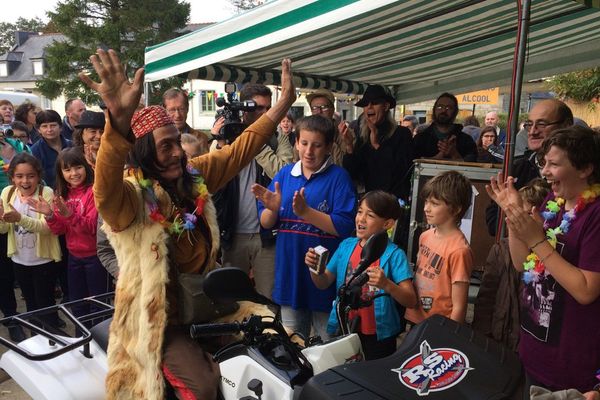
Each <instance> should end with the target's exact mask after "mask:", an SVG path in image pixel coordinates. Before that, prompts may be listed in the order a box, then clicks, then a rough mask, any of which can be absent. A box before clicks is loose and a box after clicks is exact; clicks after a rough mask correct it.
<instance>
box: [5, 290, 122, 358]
mask: <svg viewBox="0 0 600 400" xmlns="http://www.w3.org/2000/svg"><path fill="white" fill-rule="evenodd" d="M114 296H115V293H114V292H110V293H105V294H101V295H97V296H92V297H86V298H84V299H81V300H75V301H70V302H67V303H63V304H57V305H55V306H51V307H46V308H41V309H39V310H35V311H30V312H26V313H22V314H18V315H13V316H11V317H6V318H3V319H0V323H2V324H4V325H6V326H9V327H10V328H13V327H17V326H18V327H21V328H24V329H26V330H29V331H30V332H31V335H32V336H33V335H34V334H37V335H41V336H43V337H45V338H46V339H48V344H49V346H50V347H51V348H55V349H53V350H51V351H48V352H44V353H35V354H34V353H31V352H30V351H28V350H27V349H26V348H24V347H23V346H22V345H20V344H19V343H15V342H13V341H11V340H8V339H6V338H5V337H2V336H0V344H2V345H3V346H5V347H7V348H9V349H10V350H12V351H14V352H15V353H17V354H19V355H21V356H23V357H25V358H27V359H28V360H32V361H44V360H49V359H52V358H55V357H58V356H60V355H61V354H64V353H67V352H69V351H71V350H73V349H76V348H78V347H83V349H82V351H81V352H82V354H83V355H84V356H85V357H87V358H91V357H92V356H91V354H90V341H91V340H92V335H91V333H90V331H89V327H91V326H93V325H96V324H98V323H100V322H102V321H104V320H106V319H108V318H111V317H112V315H113V312H114V304H113V303H114ZM82 307H89V308H90V309H94V311H90V312H88V313H86V314H84V315H79V316H75V315H74V314H73V312H72V310H73V309H78V308H82ZM61 318H65V319H66V323H65V324H64V326H63V327H59V326H58V325H60V322H61V321H62V322H64V321H63V320H62V319H61Z"/></svg>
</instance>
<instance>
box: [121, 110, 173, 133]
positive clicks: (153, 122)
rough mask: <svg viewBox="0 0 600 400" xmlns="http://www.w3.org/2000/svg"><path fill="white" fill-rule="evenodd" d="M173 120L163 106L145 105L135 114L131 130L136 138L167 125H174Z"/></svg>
mask: <svg viewBox="0 0 600 400" xmlns="http://www.w3.org/2000/svg"><path fill="white" fill-rule="evenodd" d="M172 124H173V120H172V119H171V117H169V115H168V114H167V110H165V109H164V108H163V107H161V106H150V107H144V108H142V109H141V110H140V111H138V112H136V113H135V114H133V118H132V119H131V130H132V131H133V134H134V135H135V137H136V138H138V139H139V138H141V137H142V136H146V135H147V134H149V133H150V132H152V131H154V130H155V129H157V128H160V127H163V126H165V125H172Z"/></svg>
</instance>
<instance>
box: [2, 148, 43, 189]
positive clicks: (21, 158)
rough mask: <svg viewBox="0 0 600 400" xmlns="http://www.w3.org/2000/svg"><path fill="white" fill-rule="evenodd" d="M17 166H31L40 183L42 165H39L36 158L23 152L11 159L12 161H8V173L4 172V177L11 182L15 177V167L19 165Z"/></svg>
mask: <svg viewBox="0 0 600 400" xmlns="http://www.w3.org/2000/svg"><path fill="white" fill-rule="evenodd" d="M19 164H29V165H31V167H32V168H33V169H34V170H35V172H37V174H38V176H39V178H40V183H41V182H42V174H43V173H44V170H43V168H42V164H41V163H40V161H39V160H38V159H37V158H35V157H34V156H32V155H31V154H29V153H25V152H22V153H18V154H16V155H15V156H14V157H13V158H12V160H10V164H9V166H8V171H6V175H8V177H9V178H10V180H11V181H12V179H13V177H14V176H15V169H16V168H17V165H19Z"/></svg>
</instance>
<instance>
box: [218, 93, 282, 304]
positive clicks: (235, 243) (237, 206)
mask: <svg viewBox="0 0 600 400" xmlns="http://www.w3.org/2000/svg"><path fill="white" fill-rule="evenodd" d="M247 100H253V101H254V102H255V103H256V108H255V110H254V111H245V112H244V113H243V115H242V122H243V123H244V124H246V125H251V124H252V123H254V122H255V121H257V120H258V119H259V118H260V117H261V116H262V115H263V114H265V113H266V112H267V111H268V110H269V109H270V108H271V90H270V89H269V88H268V87H266V86H264V85H260V84H247V85H246V86H244V87H243V88H242V90H241V91H240V101H247ZM221 118H222V117H221ZM221 118H219V119H218V120H217V121H216V122H215V125H214V126H213V134H218V130H219V129H220V126H222V121H221ZM220 121H221V122H220ZM220 146H227V145H225V144H224V143H221V144H220ZM211 151H220V147H217V148H216V149H214V150H211ZM290 162H292V147H291V146H290V142H289V140H288V138H287V136H285V135H278V136H276V135H273V136H272V137H271V141H270V142H269V143H268V144H267V145H265V146H264V148H263V149H262V150H261V152H260V153H259V154H258V155H257V156H256V157H255V158H254V160H253V161H252V162H251V163H250V164H248V165H247V166H245V167H244V168H243V169H242V170H241V171H240V173H239V174H238V175H237V176H236V177H235V178H233V179H232V180H231V181H229V183H227V185H226V186H225V187H224V188H223V189H221V190H220V191H218V192H217V193H215V194H214V195H213V201H214V203H215V206H216V208H217V220H218V222H219V230H220V234H221V250H222V264H223V266H226V267H236V268H240V269H242V270H244V271H245V272H246V273H249V272H250V270H252V274H253V277H254V283H255V285H256V290H257V291H258V292H259V293H260V294H262V295H264V296H267V297H268V298H271V292H272V291H273V282H274V278H275V235H274V233H273V231H271V230H264V229H262V228H261V227H260V223H259V219H258V209H257V204H256V198H255V197H254V195H253V194H252V192H251V191H250V188H251V187H252V185H253V184H255V183H258V184H260V185H262V186H265V187H267V186H268V185H269V184H270V183H271V179H273V177H274V176H275V174H276V173H277V172H278V171H279V169H281V168H282V167H283V166H284V165H286V164H289V163H290Z"/></svg>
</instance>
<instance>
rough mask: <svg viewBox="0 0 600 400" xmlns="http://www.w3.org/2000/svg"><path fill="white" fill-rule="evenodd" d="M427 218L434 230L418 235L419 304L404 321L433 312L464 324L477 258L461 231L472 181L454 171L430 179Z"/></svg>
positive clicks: (418, 319) (417, 319)
mask: <svg viewBox="0 0 600 400" xmlns="http://www.w3.org/2000/svg"><path fill="white" fill-rule="evenodd" d="M421 196H422V198H423V199H425V207H424V212H425V217H426V219H427V223H428V224H429V225H433V227H432V228H431V229H429V230H427V231H425V232H423V233H422V234H421V236H420V237H419V254H418V256H417V269H416V271H415V278H414V284H415V289H416V291H417V297H418V306H417V308H414V309H407V310H406V313H405V317H406V319H407V320H408V321H410V322H412V323H415V324H418V323H419V322H421V321H423V320H424V319H426V318H427V317H429V316H431V315H433V314H441V315H443V316H445V317H448V318H451V319H453V320H454V321H457V322H464V320H465V316H466V313H467V296H468V293H469V279H470V277H471V271H472V269H473V255H472V253H471V247H470V246H469V243H468V242H467V239H466V238H465V236H464V235H463V233H462V232H461V230H460V229H459V228H458V227H459V224H460V221H461V219H462V217H463V216H464V215H465V213H466V211H467V210H468V208H469V206H470V205H471V196H472V189H471V183H470V182H469V180H468V179H467V178H466V177H465V176H463V175H462V174H460V173H459V172H456V171H447V172H444V173H442V174H439V175H437V176H435V177H434V178H432V179H430V180H429V181H428V182H427V183H426V184H425V186H424V187H423V189H422V191H421Z"/></svg>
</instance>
